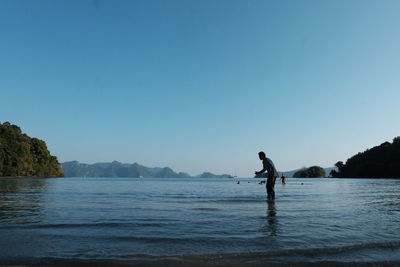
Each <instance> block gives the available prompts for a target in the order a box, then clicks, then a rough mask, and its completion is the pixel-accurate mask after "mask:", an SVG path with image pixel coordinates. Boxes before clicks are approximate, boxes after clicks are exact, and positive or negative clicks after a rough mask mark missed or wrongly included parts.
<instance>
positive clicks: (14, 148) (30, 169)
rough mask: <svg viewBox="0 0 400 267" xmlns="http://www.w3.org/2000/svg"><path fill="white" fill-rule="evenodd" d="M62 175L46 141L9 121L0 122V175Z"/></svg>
mask: <svg viewBox="0 0 400 267" xmlns="http://www.w3.org/2000/svg"><path fill="white" fill-rule="evenodd" d="M19 176H21V177H62V176H64V174H63V172H62V170H61V168H60V164H59V163H58V160H57V158H56V157H55V156H52V155H50V152H49V150H48V149H47V146H46V143H45V142H44V141H42V140H40V139H37V138H31V137H29V136H27V135H26V134H24V133H22V132H21V129H20V128H19V127H18V126H16V125H12V124H10V123H9V122H5V123H3V124H1V123H0V177H19Z"/></svg>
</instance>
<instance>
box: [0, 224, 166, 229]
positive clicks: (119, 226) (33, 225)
mask: <svg viewBox="0 0 400 267" xmlns="http://www.w3.org/2000/svg"><path fill="white" fill-rule="evenodd" d="M164 225H165V223H145V222H143V223H77V224H68V223H60V224H30V225H7V226H4V227H1V229H9V228H21V227H23V228H26V229H46V228H57V229H60V228H87V227H90V228H91V227H93V228H99V227H100V228H101V227H112V228H125V227H162V226H164Z"/></svg>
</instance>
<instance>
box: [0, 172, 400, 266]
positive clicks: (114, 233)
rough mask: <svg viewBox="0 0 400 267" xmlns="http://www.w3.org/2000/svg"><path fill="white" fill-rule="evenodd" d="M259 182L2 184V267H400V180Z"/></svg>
mask: <svg viewBox="0 0 400 267" xmlns="http://www.w3.org/2000/svg"><path fill="white" fill-rule="evenodd" d="M238 181H240V183H239V184H238V183H237V182H238ZM258 182H259V180H258V179H254V178H247V179H245V178H242V179H228V178H226V179H224V178H220V179H195V178H190V179H180V178H176V179H175V178H164V179H148V178H144V179H139V178H53V179H11V178H9V179H5V178H4V179H0V265H7V264H41V263H46V262H47V263H49V264H51V263H54V264H60V263H65V262H71V261H72V263H73V262H85V261H87V260H91V261H96V262H101V261H107V260H114V261H115V262H119V261H132V262H135V261H137V262H142V261H144V262H146V261H151V262H153V263H154V262H162V261H164V260H172V261H177V262H182V261H183V262H185V261H189V262H190V261H199V262H203V263H210V262H212V263H221V264H227V265H229V264H230V263H243V264H246V263H257V262H258V263H263V262H264V263H265V262H273V263H282V264H285V263H300V262H301V263H321V264H322V263H324V264H327V265H329V264H331V263H344V264H348V263H376V264H381V263H384V264H389V265H397V264H400V180H391V179H330V178H324V179H295V178H292V179H291V178H289V179H287V182H286V184H281V183H280V181H279V180H277V183H276V185H275V191H276V200H275V201H274V202H271V201H269V202H268V201H266V190H265V184H264V185H260V184H258ZM115 262H114V263H115Z"/></svg>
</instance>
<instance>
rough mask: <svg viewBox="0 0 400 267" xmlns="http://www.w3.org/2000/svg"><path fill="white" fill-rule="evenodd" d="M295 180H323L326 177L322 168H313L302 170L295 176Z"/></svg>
mask: <svg viewBox="0 0 400 267" xmlns="http://www.w3.org/2000/svg"><path fill="white" fill-rule="evenodd" d="M293 177H294V178H323V177H325V170H324V169H323V168H322V167H320V166H312V167H309V168H302V169H300V170H298V171H296V172H295V173H294V174H293Z"/></svg>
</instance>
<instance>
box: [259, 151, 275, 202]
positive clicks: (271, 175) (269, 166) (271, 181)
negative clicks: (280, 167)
mask: <svg viewBox="0 0 400 267" xmlns="http://www.w3.org/2000/svg"><path fill="white" fill-rule="evenodd" d="M258 157H259V158H260V160H262V162H263V169H262V170H261V171H259V172H257V171H256V172H255V174H256V177H264V175H263V174H264V173H265V172H268V176H267V177H268V179H267V185H266V188H267V194H268V196H267V198H268V199H269V200H273V199H275V191H274V186H275V179H276V176H277V175H276V174H277V172H276V169H275V166H274V163H273V162H272V160H270V159H269V158H267V157H266V156H265V153H264V152H262V151H261V152H259V153H258Z"/></svg>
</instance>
